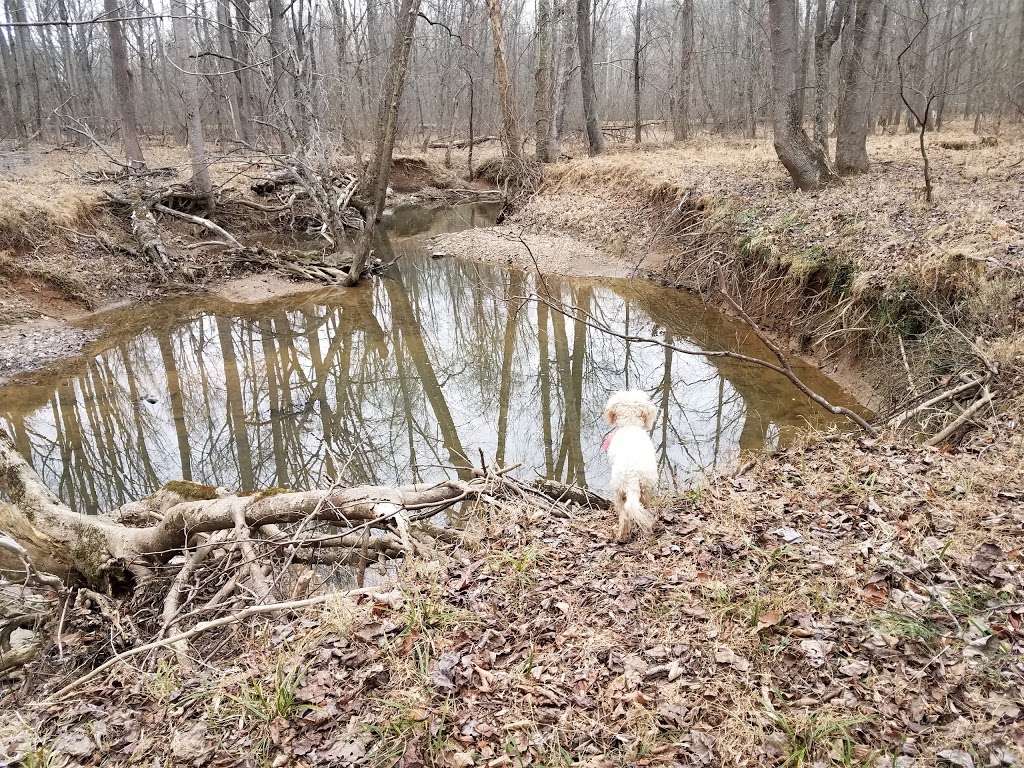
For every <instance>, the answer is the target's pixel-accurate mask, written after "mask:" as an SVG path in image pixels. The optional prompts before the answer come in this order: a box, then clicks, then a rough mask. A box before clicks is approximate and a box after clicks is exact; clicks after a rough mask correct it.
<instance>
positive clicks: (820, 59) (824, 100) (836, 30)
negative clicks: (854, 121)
mask: <svg viewBox="0 0 1024 768" xmlns="http://www.w3.org/2000/svg"><path fill="white" fill-rule="evenodd" d="M850 2H851V0H835V4H834V5H833V7H832V13H831V14H829V13H828V0H818V13H817V17H816V18H815V21H814V24H815V27H814V143H815V144H817V145H818V147H820V148H821V151H822V152H823V153H824V154H825V156H826V157H828V113H829V109H828V101H829V98H828V97H829V87H828V84H829V74H830V70H831V61H832V47H833V46H834V45H835V44H836V40H838V39H839V35H840V34H841V33H842V31H843V25H845V24H846V18H847V14H848V13H849V11H850Z"/></svg>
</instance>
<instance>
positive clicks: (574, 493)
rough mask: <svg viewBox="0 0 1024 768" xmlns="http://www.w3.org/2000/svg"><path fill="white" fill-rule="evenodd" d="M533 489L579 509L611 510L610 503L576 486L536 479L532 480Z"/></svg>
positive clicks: (541, 478) (602, 497)
mask: <svg viewBox="0 0 1024 768" xmlns="http://www.w3.org/2000/svg"><path fill="white" fill-rule="evenodd" d="M533 487H534V488H536V489H537V490H538V491H540V492H541V493H543V494H544V495H545V496H547V497H548V498H550V499H553V500H554V501H558V502H566V501H569V502H572V503H573V504H578V505H579V506H581V507H589V508H593V509H611V506H612V503H611V501H609V500H608V499H606V498H605V497H604V496H599V495H598V494H596V493H594V492H593V491H588V490H587V489H586V488H580V487H579V486H578V485H566V484H565V483H562V482H559V481H558V480H549V479H548V478H546V477H538V478H537V479H536V480H534V481H533Z"/></svg>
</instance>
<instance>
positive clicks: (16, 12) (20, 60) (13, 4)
mask: <svg viewBox="0 0 1024 768" xmlns="http://www.w3.org/2000/svg"><path fill="white" fill-rule="evenodd" d="M24 3H25V0H8V2H7V3H6V5H7V12H8V14H9V16H10V18H11V20H12V21H14V22H16V23H20V24H24V23H26V22H27V21H28V16H27V15H26V13H25V5H24ZM11 48H12V50H13V56H12V57H11V58H12V59H13V63H14V67H15V69H14V72H13V80H14V101H15V104H16V107H15V119H16V120H17V122H18V133H19V134H20V135H21V136H23V137H25V138H28V137H29V136H30V135H31V133H32V130H31V121H30V117H29V115H30V113H31V111H32V109H31V107H30V105H29V98H28V89H29V84H30V82H31V81H32V77H31V74H30V70H31V66H30V64H29V62H30V61H31V60H32V59H33V56H32V31H31V29H30V28H28V27H16V28H15V29H14V33H13V34H12V36H11Z"/></svg>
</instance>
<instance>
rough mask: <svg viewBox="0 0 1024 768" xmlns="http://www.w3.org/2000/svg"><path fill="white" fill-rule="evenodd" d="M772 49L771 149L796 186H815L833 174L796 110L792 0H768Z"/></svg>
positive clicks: (796, 60) (796, 65) (796, 53)
mask: <svg viewBox="0 0 1024 768" xmlns="http://www.w3.org/2000/svg"><path fill="white" fill-rule="evenodd" d="M768 18H769V24H770V27H771V33H770V41H771V50H772V95H773V96H774V102H773V105H772V123H773V125H774V129H775V140H774V144H775V152H776V154H778V156H779V159H780V160H781V161H782V164H783V165H784V166H785V167H786V170H787V171H788V172H789V175H790V177H791V178H792V179H793V183H794V184H796V186H797V187H798V188H799V189H802V190H811V189H817V188H818V187H820V186H821V185H822V184H825V183H827V182H829V181H831V180H833V179H834V178H835V173H834V171H833V170H832V168H831V167H830V166H829V162H828V158H827V157H826V156H825V154H824V152H822V151H821V147H819V146H818V145H816V144H814V143H813V142H812V141H811V140H810V139H809V138H808V136H807V134H806V133H805V132H804V129H803V126H802V124H801V123H802V120H801V116H800V113H799V106H800V102H799V98H798V94H797V88H798V84H799V63H800V58H799V50H798V46H797V13H796V0H769V2H768Z"/></svg>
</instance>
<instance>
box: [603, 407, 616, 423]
mask: <svg viewBox="0 0 1024 768" xmlns="http://www.w3.org/2000/svg"><path fill="white" fill-rule="evenodd" d="M615 411H616V408H615V406H614V405H612V404H611V403H609V404H608V405H606V406H605V407H604V413H603V414H602V415H603V416H604V420H605V421H607V422H608V426H610V427H614V426H615V419H616V418H618V414H616V412H615Z"/></svg>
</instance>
